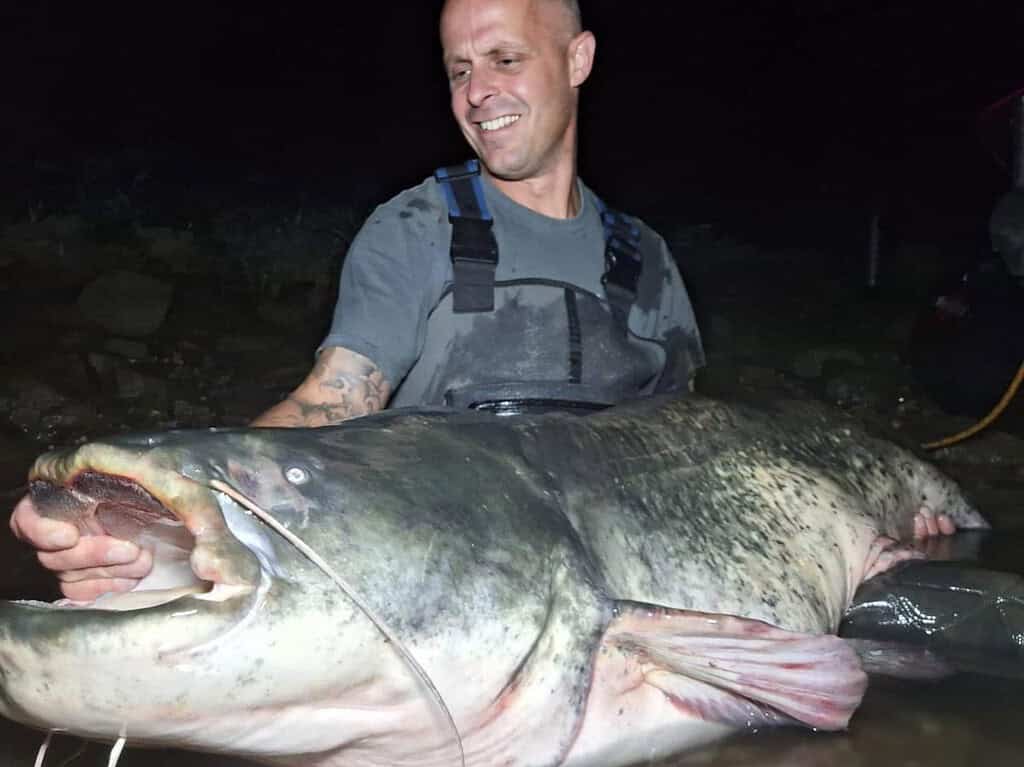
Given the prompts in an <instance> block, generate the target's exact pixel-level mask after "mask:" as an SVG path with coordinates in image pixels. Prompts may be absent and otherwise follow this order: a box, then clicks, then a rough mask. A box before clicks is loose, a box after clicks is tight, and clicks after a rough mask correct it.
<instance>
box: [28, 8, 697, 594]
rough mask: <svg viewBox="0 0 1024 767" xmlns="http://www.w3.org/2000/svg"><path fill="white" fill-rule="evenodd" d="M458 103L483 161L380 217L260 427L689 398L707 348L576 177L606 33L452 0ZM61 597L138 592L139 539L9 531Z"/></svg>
mask: <svg viewBox="0 0 1024 767" xmlns="http://www.w3.org/2000/svg"><path fill="white" fill-rule="evenodd" d="M440 26H441V42H442V46H443V49H444V70H445V73H446V75H447V78H448V82H449V86H450V93H451V109H452V114H453V115H454V117H455V120H456V122H457V123H458V125H459V127H460V129H461V130H462V133H463V135H464V136H465V138H466V141H467V142H468V143H469V146H470V147H471V148H472V150H473V152H474V154H475V155H476V159H477V161H478V165H473V164H472V163H467V165H465V166H461V167H458V168H448V169H442V170H440V171H439V172H438V173H437V174H435V175H434V176H432V177H430V178H428V179H426V180H425V181H424V182H423V183H421V184H419V185H418V186H416V187H413V188H412V189H408V190H406V191H404V192H402V193H401V194H399V195H397V196H396V197H395V198H393V199H392V200H390V201H388V202H387V203H385V204H384V205H381V206H380V207H379V208H377V209H376V210H375V211H374V212H373V214H372V215H371V216H370V218H369V219H368V220H367V222H366V223H365V224H364V226H363V228H362V229H361V230H360V232H359V234H358V236H357V237H356V239H355V240H354V242H353V244H352V247H351V249H350V250H349V253H348V255H347V257H346V259H345V263H344V267H343V269H342V275H341V286H340V291H339V300H338V304H337V307H336V309H335V315H334V320H333V323H332V326H331V328H330V331H329V333H328V335H327V337H326V338H325V339H324V341H323V343H322V344H321V346H320V348H319V349H318V351H317V357H316V362H315V365H314V367H313V370H312V371H311V372H310V374H309V375H308V376H307V377H306V379H305V380H304V381H303V382H302V383H301V384H300V385H299V387H298V388H296V389H295V391H293V392H292V393H291V394H289V395H288V396H287V397H286V398H285V399H284V400H282V401H281V402H280V403H278V404H277V405H275V406H274V407H272V408H270V409H269V410H268V411H267V412H265V413H263V414H262V415H261V416H259V417H258V418H256V419H255V421H254V422H253V425H254V426H278V427H280V426H287V427H317V426H326V425H330V424H336V423H339V422H341V421H344V420H346V419H348V418H353V417H356V416H361V415H366V414H369V413H373V412H376V411H378V410H381V409H382V408H384V407H389V406H390V407H395V406H404V405H449V406H454V407H481V408H492V409H496V408H497V407H499V406H500V405H501V404H502V403H508V402H514V403H517V404H516V406H517V407H519V408H521V409H525V410H530V409H534V408H537V407H547V406H551V403H556V404H557V405H558V406H560V407H568V408H578V409H580V410H581V411H584V412H585V411H586V410H587V409H591V408H594V409H596V408H598V407H603V406H606V405H608V404H612V403H615V402H620V401H623V400H627V399H630V398H633V397H639V396H644V395H647V394H651V393H654V392H667V391H685V390H687V388H688V387H689V384H690V381H691V379H692V376H693V374H694V372H695V370H696V369H697V368H698V367H699V366H701V365H702V364H703V363H704V352H703V348H702V346H701V342H700V336H699V334H698V331H697V326H696V323H695V320H694V316H693V311H692V309H691V306H690V301H689V297H688V295H687V291H686V288H685V287H684V285H683V282H682V280H681V278H680V275H679V272H678V270H677V268H676V265H675V262H674V260H673V258H672V256H671V254H670V253H669V250H668V248H667V247H666V245H665V242H664V240H662V238H661V237H659V236H658V234H657V233H655V232H654V231H653V230H651V229H650V228H649V227H647V226H646V225H644V223H643V222H641V221H639V220H637V219H635V218H632V217H629V216H625V215H622V214H616V213H614V212H613V211H608V210H607V209H606V208H605V207H604V205H603V203H602V202H601V200H600V198H598V197H597V195H595V194H594V192H593V191H591V190H590V189H589V188H588V187H587V186H586V185H585V184H584V183H583V182H582V181H581V180H580V178H579V177H578V176H577V162H576V156H577V122H578V118H579V108H578V107H579V92H580V88H581V86H582V85H583V84H584V82H586V80H587V78H588V77H589V75H590V72H591V68H592V67H593V65H594V56H595V52H596V40H595V38H594V35H593V34H591V33H590V32H588V31H585V30H584V29H583V26H582V24H581V20H580V13H579V7H578V5H577V4H576V2H573V1H570V0H449V2H447V3H446V4H445V6H444V9H443V11H442V15H441V25H440ZM11 525H12V528H13V530H14V532H15V534H16V535H18V536H19V537H21V538H22V539H24V540H26V541H28V542H29V543H31V544H32V545H34V546H35V547H37V548H38V549H39V560H40V561H41V562H42V564H43V565H44V566H46V567H47V568H49V569H51V570H53V571H55V572H56V573H57V575H58V577H59V578H60V581H61V587H62V590H63V592H64V594H65V595H66V596H67V597H68V598H69V599H72V600H75V601H89V600H92V599H94V598H96V597H97V596H99V595H101V594H103V593H105V592H110V591H124V590H129V589H132V588H134V587H135V586H136V584H137V583H138V582H139V580H140V579H141V578H143V577H145V575H146V574H147V573H148V572H149V571H150V569H151V567H152V558H151V555H150V553H149V552H148V551H145V550H140V549H139V548H138V547H137V546H135V544H133V543H130V542H128V541H120V540H117V539H115V538H112V537H109V536H104V535H88V536H84V535H83V536H80V534H79V531H78V530H77V529H75V528H74V527H73V526H71V525H67V524H63V523H58V522H54V521H51V520H46V519H43V518H41V517H39V516H38V515H37V514H36V512H35V509H34V508H33V507H32V504H31V502H30V501H29V500H28V499H24V500H22V501H21V503H19V504H18V506H17V508H16V509H15V512H14V514H13V516H12V519H11Z"/></svg>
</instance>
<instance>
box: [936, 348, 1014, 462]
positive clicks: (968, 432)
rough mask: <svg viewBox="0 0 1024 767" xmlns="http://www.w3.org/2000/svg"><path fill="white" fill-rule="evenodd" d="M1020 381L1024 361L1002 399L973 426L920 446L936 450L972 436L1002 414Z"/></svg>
mask: <svg viewBox="0 0 1024 767" xmlns="http://www.w3.org/2000/svg"><path fill="white" fill-rule="evenodd" d="M1022 381H1024V362H1022V363H1021V364H1020V367H1019V368H1017V375H1015V376H1014V377H1013V380H1012V381H1011V382H1010V385H1009V386H1008V387H1007V389H1006V391H1005V392H1004V393H1003V396H1002V399H1000V400H999V402H997V403H996V406H995V407H994V408H992V411H991V412H990V413H989V414H988V415H987V416H985V417H984V418H982V419H981V420H980V421H978V422H977V423H976V424H974V425H973V426H971V427H969V428H967V429H964V430H963V431H961V432H958V433H956V434H954V435H952V436H951V437H946V438H945V439H940V440H936V441H935V442H926V443H924V444H923V445H921V447H923V448H924V449H925V450H936V449H937V448H940V447H949V446H950V445H955V444H956V443H957V442H963V441H964V440H965V439H967V438H968V437H973V436H974V435H975V434H977V433H978V432H979V431H981V430H982V429H984V428H985V427H986V426H988V425H989V424H990V423H992V422H993V421H994V420H996V419H997V418H998V417H999V416H1000V415H1001V414H1002V412H1003V411H1004V410H1006V406H1007V405H1009V404H1010V400H1012V399H1013V396H1014V395H1015V394H1016V393H1017V390H1018V389H1019V388H1020V385H1021V382H1022Z"/></svg>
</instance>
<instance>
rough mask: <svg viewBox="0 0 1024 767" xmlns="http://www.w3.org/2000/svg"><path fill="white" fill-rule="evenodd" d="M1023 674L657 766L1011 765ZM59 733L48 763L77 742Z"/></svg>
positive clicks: (208, 765)
mask: <svg viewBox="0 0 1024 767" xmlns="http://www.w3.org/2000/svg"><path fill="white" fill-rule="evenodd" d="M1022 710H1024V681H1020V680H1016V681H1004V680H998V679H992V678H988V677H980V676H974V675H970V676H966V675H965V676H961V677H958V678H954V679H947V680H945V681H942V682H940V683H930V684H921V683H906V682H894V681H890V680H878V679H875V680H872V685H871V688H870V689H869V691H868V694H867V697H866V698H865V700H864V705H863V706H862V707H861V709H860V710H859V711H858V712H857V715H856V716H855V717H854V720H853V723H852V724H851V727H850V730H849V731H848V732H846V733H842V734H832V733H828V734H826V733H814V732H809V731H806V730H798V729H780V730H772V731H763V732H757V733H751V734H744V735H740V736H736V737H734V738H732V739H730V740H728V741H725V742H723V743H721V744H718V745H716V746H711V747H708V748H705V749H703V750H701V751H698V752H695V753H692V754H689V755H686V756H683V757H676V758H673V759H671V760H667V761H664V762H661V763H659V767H697V766H698V765H700V766H704V765H709V766H711V767H740V766H741V765H742V766H743V767H751V766H753V765H756V767H925V766H927V767H974V765H979V766H981V765H984V766H985V767H1003V766H1004V765H1005V767H1013V766H1016V765H1020V764H1022V760H1024V728H1022V726H1021V713H1020V712H1021V711H1022ZM41 742H42V734H41V733H36V732H32V731H29V730H26V729H25V728H21V727H18V726H17V725H14V724H13V723H11V722H6V721H0V743H3V744H4V748H3V750H2V751H0V767H15V766H16V765H17V767H29V765H31V764H32V763H33V760H34V759H35V753H36V749H37V748H38V746H39V744H40V743H41ZM79 745H80V744H79V741H77V739H74V738H67V737H65V738H58V739H57V740H56V741H55V743H54V745H53V750H52V751H51V754H50V756H49V758H48V759H47V761H46V763H47V764H48V765H51V767H56V766H57V765H61V763H62V762H63V761H64V759H66V758H67V757H68V756H70V755H71V754H72V753H74V751H75V750H76V749H77V748H78V747H79ZM108 752H109V747H107V746H101V745H98V744H89V745H88V746H87V747H86V750H85V752H84V753H83V754H82V755H81V756H80V757H78V759H76V760H75V762H74V764H75V765H79V766H81V767H93V766H94V765H96V767H102V765H106V763H107V754H108ZM120 764H121V765H122V767H131V766H132V765H136V766H137V767H186V765H187V766H188V767H212V766H213V765H218V766H219V767H230V766H232V765H234V766H236V767H241V765H243V764H244V763H243V762H241V761H238V760H234V759H226V758H224V757H217V756H211V755H200V754H186V753H182V752H175V751H147V750H141V749H132V748H129V749H126V750H125V752H124V755H123V756H122V759H121V762H120Z"/></svg>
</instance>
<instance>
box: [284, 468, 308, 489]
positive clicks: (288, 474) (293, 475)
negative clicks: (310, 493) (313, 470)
mask: <svg viewBox="0 0 1024 767" xmlns="http://www.w3.org/2000/svg"><path fill="white" fill-rule="evenodd" d="M284 478H285V479H287V480H288V481H289V482H291V483H292V484H293V485H304V484H306V483H307V482H309V472H308V471H306V470H305V469H303V468H301V467H299V466H289V467H288V468H287V469H285V470H284Z"/></svg>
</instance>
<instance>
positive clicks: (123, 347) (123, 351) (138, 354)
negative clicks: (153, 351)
mask: <svg viewBox="0 0 1024 767" xmlns="http://www.w3.org/2000/svg"><path fill="white" fill-rule="evenodd" d="M103 349H104V350H105V351H108V352H110V353H111V354H116V355H117V356H119V357H125V358H127V359H130V360H141V359H145V358H146V357H148V356H149V347H148V346H146V344H144V343H142V342H141V341H129V340H128V339H127V338H108V339H107V340H106V341H105V342H104V344H103Z"/></svg>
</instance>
